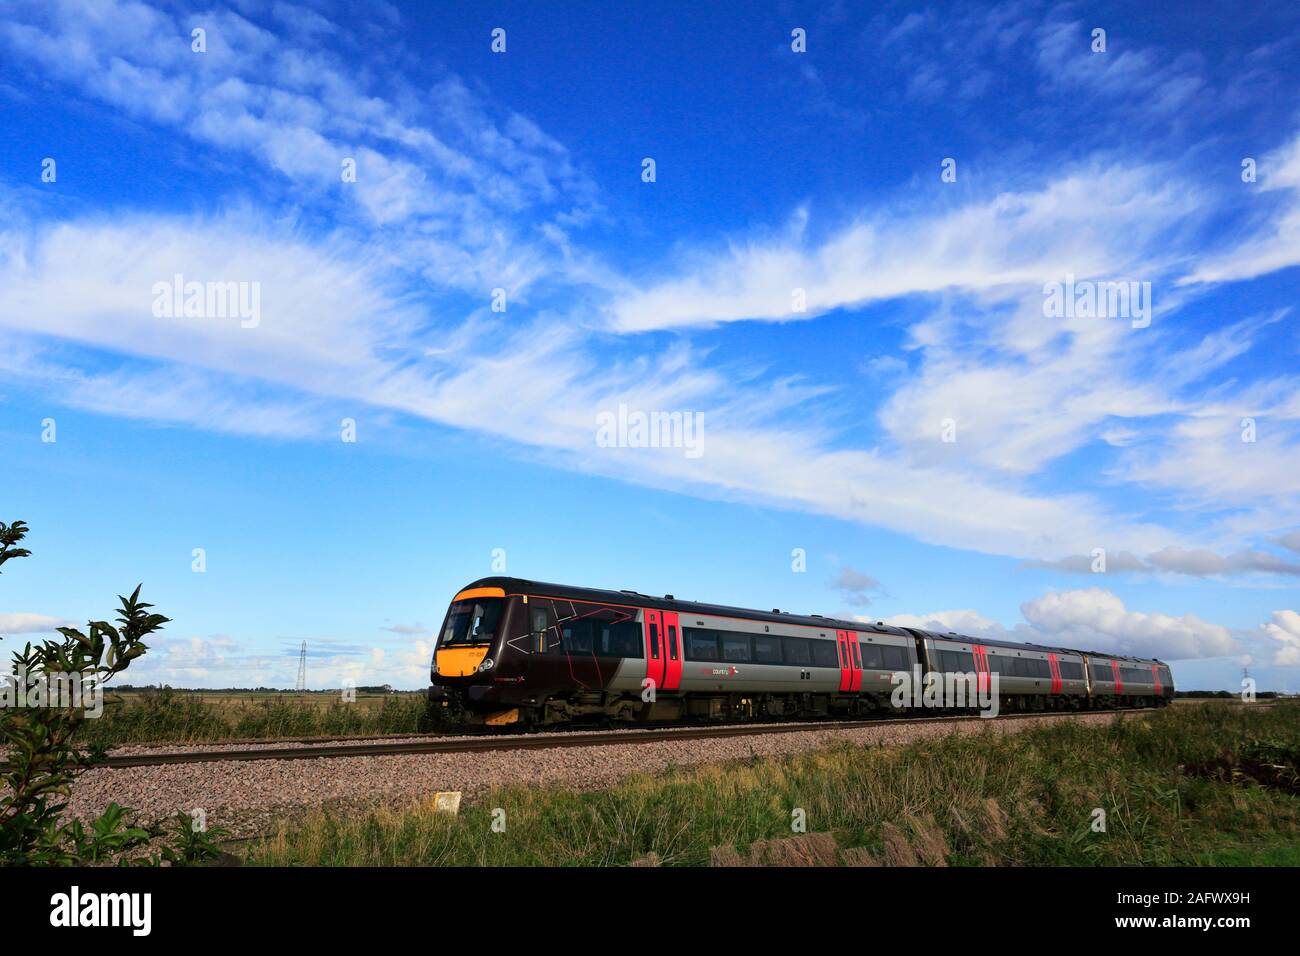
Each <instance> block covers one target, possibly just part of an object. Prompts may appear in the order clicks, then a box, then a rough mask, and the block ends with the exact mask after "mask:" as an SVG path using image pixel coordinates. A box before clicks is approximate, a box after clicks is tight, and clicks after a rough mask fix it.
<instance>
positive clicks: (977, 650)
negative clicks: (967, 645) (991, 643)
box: [971, 644, 991, 694]
mask: <svg viewBox="0 0 1300 956" xmlns="http://www.w3.org/2000/svg"><path fill="white" fill-rule="evenodd" d="M971 655H972V656H973V657H974V658H975V688H976V690H977V692H978V693H981V694H988V693H991V689H990V687H991V685H990V684H989V651H988V648H987V647H984V646H983V645H982V644H976V645H974V646H973V647H972V648H971Z"/></svg>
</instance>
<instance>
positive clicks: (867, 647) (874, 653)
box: [862, 644, 885, 671]
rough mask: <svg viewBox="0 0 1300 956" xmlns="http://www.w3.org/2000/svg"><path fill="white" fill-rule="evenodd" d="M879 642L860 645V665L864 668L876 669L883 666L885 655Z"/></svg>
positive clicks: (881, 668)
mask: <svg viewBox="0 0 1300 956" xmlns="http://www.w3.org/2000/svg"><path fill="white" fill-rule="evenodd" d="M882 650H883V648H882V647H881V646H880V645H879V644H863V645H862V667H863V669H864V670H869V671H878V670H883V669H884V667H885V655H884V654H883V653H881V652H882Z"/></svg>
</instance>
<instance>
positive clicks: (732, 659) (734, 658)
mask: <svg viewBox="0 0 1300 956" xmlns="http://www.w3.org/2000/svg"><path fill="white" fill-rule="evenodd" d="M722 659H723V660H724V661H727V662H728V663H732V664H734V663H738V662H739V663H744V662H746V661H748V660H750V653H749V635H748V634H725V633H724V634H723V635H722Z"/></svg>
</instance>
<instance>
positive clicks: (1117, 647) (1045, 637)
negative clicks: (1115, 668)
mask: <svg viewBox="0 0 1300 956" xmlns="http://www.w3.org/2000/svg"><path fill="white" fill-rule="evenodd" d="M1020 612H1021V613H1022V614H1023V615H1024V616H1025V620H1026V622H1028V623H1027V627H1026V629H1025V630H1024V632H1023V633H1032V634H1033V635H1035V636H1034V637H1033V638H1032V639H1033V640H1036V641H1041V642H1042V643H1045V644H1059V645H1063V646H1066V647H1076V648H1079V649H1081V650H1097V651H1111V652H1113V653H1117V654H1128V655H1133V656H1150V657H1159V658H1161V659H1164V660H1181V659H1185V658H1194V657H1221V656H1223V655H1225V654H1228V653H1231V651H1232V649H1233V646H1234V644H1233V640H1232V634H1231V632H1229V630H1228V629H1227V628H1226V627H1222V626H1220V625H1218V624H1210V623H1208V622H1206V621H1203V620H1201V619H1200V618H1198V617H1197V616H1196V615H1194V614H1184V615H1182V616H1181V617H1173V616H1171V615H1168V614H1146V613H1143V612H1141V611H1130V610H1128V609H1127V608H1125V606H1124V602H1123V601H1121V600H1120V599H1119V598H1118V597H1117V596H1116V595H1114V594H1112V593H1111V592H1110V591H1105V590H1103V589H1101V588H1086V589H1083V590H1078V591H1051V592H1048V593H1047V594H1045V595H1043V596H1042V597H1040V598H1035V599H1034V600H1032V601H1027V602H1025V603H1024V604H1022V605H1020ZM1018 631H1019V629H1018Z"/></svg>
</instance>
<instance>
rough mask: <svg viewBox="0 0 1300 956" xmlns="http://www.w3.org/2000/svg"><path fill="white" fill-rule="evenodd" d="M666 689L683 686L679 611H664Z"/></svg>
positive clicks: (676, 688)
mask: <svg viewBox="0 0 1300 956" xmlns="http://www.w3.org/2000/svg"><path fill="white" fill-rule="evenodd" d="M663 618H664V655H665V656H664V685H663V686H664V690H678V689H679V688H680V687H681V686H682V629H681V628H680V627H679V626H678V621H677V612H676V611H664V612H663Z"/></svg>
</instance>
